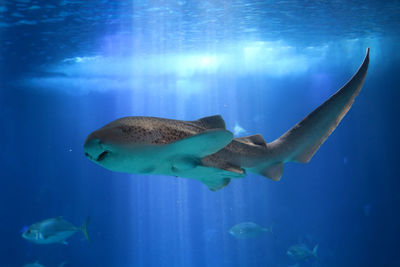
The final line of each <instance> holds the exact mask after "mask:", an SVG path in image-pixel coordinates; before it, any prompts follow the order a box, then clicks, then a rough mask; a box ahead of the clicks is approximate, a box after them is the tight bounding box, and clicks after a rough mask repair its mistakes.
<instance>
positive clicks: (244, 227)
mask: <svg viewBox="0 0 400 267" xmlns="http://www.w3.org/2000/svg"><path fill="white" fill-rule="evenodd" d="M266 232H270V233H271V234H273V232H272V226H270V227H269V228H264V227H261V226H260V225H258V224H256V223H253V222H242V223H239V224H236V225H235V226H233V227H232V228H231V229H230V230H229V233H230V234H231V235H233V236H234V237H236V238H238V239H248V238H254V237H258V236H260V235H261V234H263V233H266Z"/></svg>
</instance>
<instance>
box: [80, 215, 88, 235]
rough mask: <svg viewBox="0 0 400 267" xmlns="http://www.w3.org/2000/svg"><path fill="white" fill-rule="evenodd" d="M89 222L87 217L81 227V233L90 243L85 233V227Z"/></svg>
mask: <svg viewBox="0 0 400 267" xmlns="http://www.w3.org/2000/svg"><path fill="white" fill-rule="evenodd" d="M89 222H90V217H87V218H86V221H85V223H84V224H83V225H82V226H81V231H82V233H83V234H84V235H85V237H86V239H87V240H88V241H90V238H89V234H88V232H87V226H88V224H89Z"/></svg>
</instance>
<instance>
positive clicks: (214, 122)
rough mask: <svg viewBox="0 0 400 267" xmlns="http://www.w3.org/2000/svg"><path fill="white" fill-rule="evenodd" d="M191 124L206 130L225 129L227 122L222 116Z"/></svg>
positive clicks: (202, 119) (210, 117)
mask: <svg viewBox="0 0 400 267" xmlns="http://www.w3.org/2000/svg"><path fill="white" fill-rule="evenodd" d="M191 123H194V124H196V125H198V126H201V127H203V128H206V129H225V121H224V119H223V118H222V117H221V115H214V116H209V117H204V118H201V119H198V120H196V121H191Z"/></svg>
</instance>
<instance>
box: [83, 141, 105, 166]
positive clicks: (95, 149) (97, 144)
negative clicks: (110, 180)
mask: <svg viewBox="0 0 400 267" xmlns="http://www.w3.org/2000/svg"><path fill="white" fill-rule="evenodd" d="M83 148H84V151H85V156H86V157H88V158H89V159H91V160H93V161H97V162H98V161H101V160H103V159H104V158H105V157H106V156H107V155H108V153H109V151H108V150H106V149H104V147H103V146H102V143H101V140H100V139H98V138H91V136H89V137H88V138H87V139H86V141H85V144H84V145H83Z"/></svg>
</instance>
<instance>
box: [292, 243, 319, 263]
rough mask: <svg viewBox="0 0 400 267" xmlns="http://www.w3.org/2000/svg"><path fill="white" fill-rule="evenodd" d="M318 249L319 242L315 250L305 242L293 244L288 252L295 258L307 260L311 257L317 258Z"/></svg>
mask: <svg viewBox="0 0 400 267" xmlns="http://www.w3.org/2000/svg"><path fill="white" fill-rule="evenodd" d="M317 250H318V244H317V245H315V247H314V248H313V250H310V249H309V248H308V247H307V246H306V245H304V244H297V245H293V246H291V247H290V248H289V249H288V250H287V252H286V254H287V255H288V256H289V257H291V258H292V259H294V260H297V261H300V260H306V259H309V258H314V257H315V258H317Z"/></svg>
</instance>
